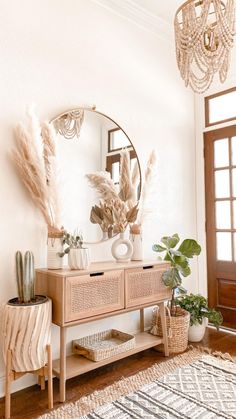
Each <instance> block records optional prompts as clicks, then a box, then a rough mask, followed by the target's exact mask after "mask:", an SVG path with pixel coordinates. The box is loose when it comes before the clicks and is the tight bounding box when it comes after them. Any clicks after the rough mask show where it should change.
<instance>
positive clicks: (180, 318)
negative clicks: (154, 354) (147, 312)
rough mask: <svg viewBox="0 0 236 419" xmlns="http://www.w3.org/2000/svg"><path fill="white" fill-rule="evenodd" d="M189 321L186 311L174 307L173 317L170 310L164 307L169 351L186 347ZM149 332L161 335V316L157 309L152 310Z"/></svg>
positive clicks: (179, 350)
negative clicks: (174, 313) (174, 314)
mask: <svg viewBox="0 0 236 419" xmlns="http://www.w3.org/2000/svg"><path fill="white" fill-rule="evenodd" d="M189 321H190V313H189V312H188V311H186V310H183V309H182V308H180V307H176V316H175V317H174V316H171V315H170V310H169V309H168V308H167V307H166V325H167V331H168V347H169V351H170V353H179V352H183V351H185V350H186V349H187V346H188V329H189ZM150 333H152V334H154V335H157V336H162V327H161V318H160V316H159V313H158V310H157V309H154V311H153V315H152V328H151V331H150Z"/></svg>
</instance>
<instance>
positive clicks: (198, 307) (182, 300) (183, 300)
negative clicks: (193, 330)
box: [177, 294, 223, 329]
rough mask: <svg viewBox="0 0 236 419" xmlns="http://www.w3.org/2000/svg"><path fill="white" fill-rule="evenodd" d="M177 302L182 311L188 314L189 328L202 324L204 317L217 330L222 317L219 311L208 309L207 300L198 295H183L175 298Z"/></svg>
mask: <svg viewBox="0 0 236 419" xmlns="http://www.w3.org/2000/svg"><path fill="white" fill-rule="evenodd" d="M177 302H178V304H179V305H180V307H182V308H183V309H184V310H187V311H188V312H189V313H190V326H192V325H194V324H195V325H196V324H198V323H200V324H202V321H203V319H204V318H205V317H207V318H208V319H209V321H210V322H211V323H213V325H214V326H215V327H216V328H217V329H219V326H220V325H221V324H222V322H223V316H222V314H221V312H220V311H216V310H215V309H214V308H209V307H208V303H207V299H206V298H205V297H203V296H202V295H200V294H196V295H194V294H189V295H183V296H180V297H179V298H177Z"/></svg>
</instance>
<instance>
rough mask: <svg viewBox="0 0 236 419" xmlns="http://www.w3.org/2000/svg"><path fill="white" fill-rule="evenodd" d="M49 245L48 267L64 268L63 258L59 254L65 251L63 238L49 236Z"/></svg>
mask: <svg viewBox="0 0 236 419" xmlns="http://www.w3.org/2000/svg"><path fill="white" fill-rule="evenodd" d="M47 245H48V247H47V267H48V269H62V267H63V258H62V257H60V256H59V253H61V252H63V244H62V239H61V238H56V237H48V243H47Z"/></svg>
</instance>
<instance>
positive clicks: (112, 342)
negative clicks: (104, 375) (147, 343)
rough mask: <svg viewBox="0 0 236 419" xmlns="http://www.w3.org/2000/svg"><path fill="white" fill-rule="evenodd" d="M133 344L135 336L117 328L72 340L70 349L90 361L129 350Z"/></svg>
mask: <svg viewBox="0 0 236 419" xmlns="http://www.w3.org/2000/svg"><path fill="white" fill-rule="evenodd" d="M134 346H135V337H134V336H133V335H129V334H128V333H124V332H120V331H119V330H114V329H111V330H105V331H104V332H100V333H96V334H95V335H91V336H86V337H84V338H81V339H77V340H73V342H72V350H73V352H74V353H75V354H79V355H83V356H85V357H86V358H88V359H91V361H101V360H102V359H106V358H110V357H112V356H114V355H117V354H120V353H121V352H126V351H129V350H130V349H133V348H134Z"/></svg>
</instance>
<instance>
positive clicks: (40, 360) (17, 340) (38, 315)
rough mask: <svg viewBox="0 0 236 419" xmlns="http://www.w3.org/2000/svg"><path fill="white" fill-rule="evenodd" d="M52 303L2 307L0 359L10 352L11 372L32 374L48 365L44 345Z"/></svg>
mask: <svg viewBox="0 0 236 419" xmlns="http://www.w3.org/2000/svg"><path fill="white" fill-rule="evenodd" d="M51 322H52V302H51V300H50V299H49V298H47V299H46V300H45V301H44V302H43V303H41V304H28V305H10V304H6V305H5V306H4V307H3V323H2V337H3V340H2V343H3V344H2V347H3V358H4V360H5V362H6V353H7V350H8V349H10V350H11V352H12V369H13V370H14V371H16V372H24V371H35V370H37V369H39V368H41V367H43V366H44V365H45V364H46V363H47V348H46V347H47V345H49V344H50V342H51Z"/></svg>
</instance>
